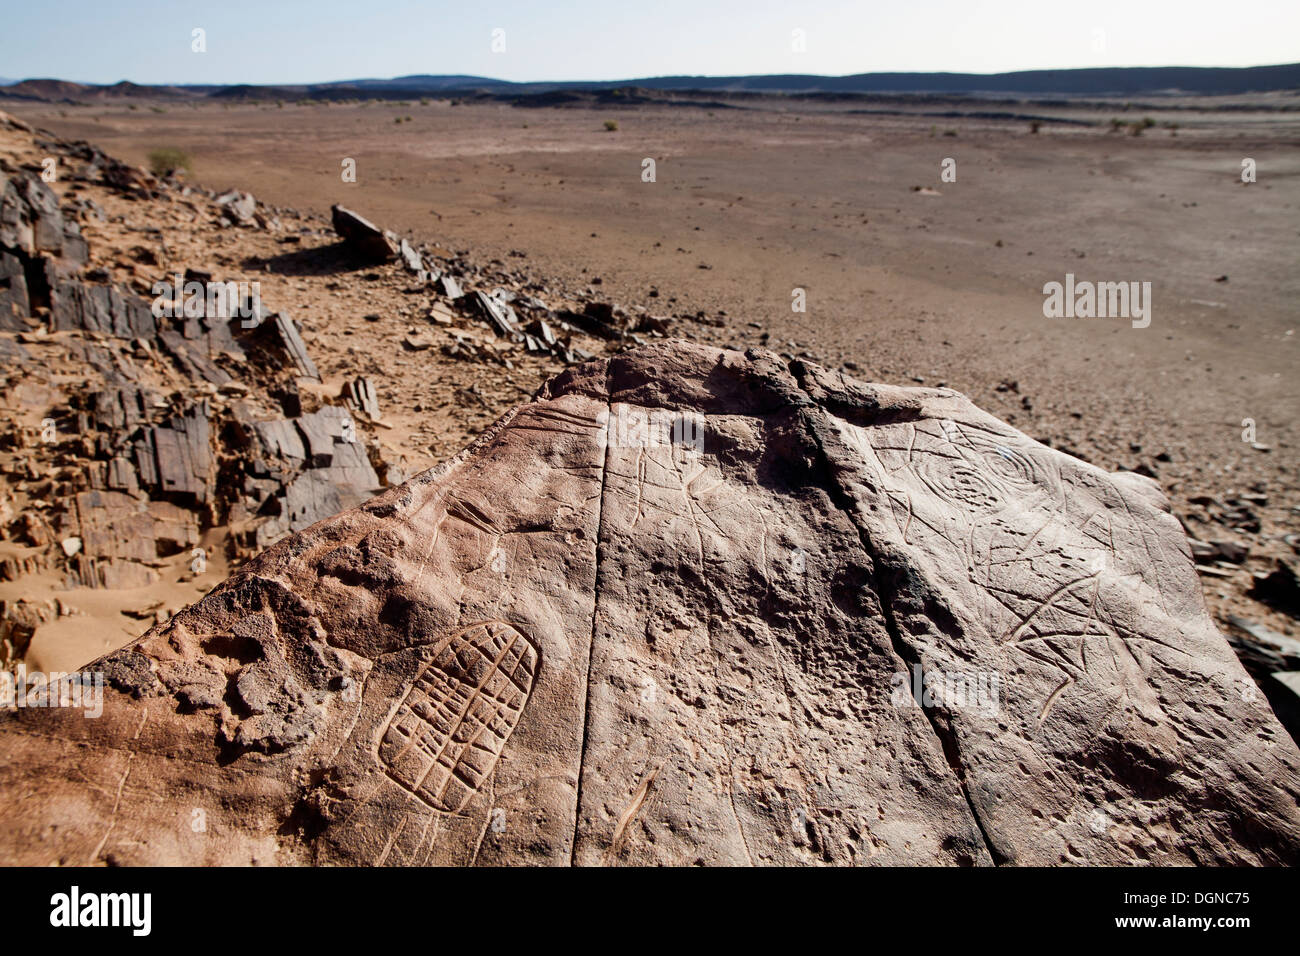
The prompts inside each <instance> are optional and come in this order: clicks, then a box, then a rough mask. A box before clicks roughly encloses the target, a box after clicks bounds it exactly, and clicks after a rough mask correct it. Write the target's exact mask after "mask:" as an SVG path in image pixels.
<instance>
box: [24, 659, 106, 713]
mask: <svg viewBox="0 0 1300 956" xmlns="http://www.w3.org/2000/svg"><path fill="white" fill-rule="evenodd" d="M0 707H7V708H10V709H17V708H20V707H21V708H27V707H79V708H82V709H84V710H85V714H84V715H83V716H85V717H99V716H101V715H102V714H103V713H104V672H103V671H77V672H74V673H71V674H64V673H62V672H60V671H51V672H50V673H49V674H43V673H41V672H40V671H32V672H31V673H28V671H27V665H26V664H19V665H18V667H17V669H16V670H15V671H7V670H6V671H0Z"/></svg>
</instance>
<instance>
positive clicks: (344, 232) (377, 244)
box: [330, 206, 398, 262]
mask: <svg viewBox="0 0 1300 956" xmlns="http://www.w3.org/2000/svg"><path fill="white" fill-rule="evenodd" d="M330 217H331V219H332V220H333V223H334V231H335V232H337V233H338V234H339V238H341V239H342V240H343V241H344V242H346V243H347V244H348V247H349V248H350V249H351V250H352V251H353V252H354V253H355V254H356V255H357V257H358V258H360V259H363V260H366V261H370V262H387V261H389V260H390V259H395V258H396V257H397V254H398V243H397V237H396V236H395V235H393V234H392V233H391V232H388V231H386V230H384V229H380V228H379V227H378V226H376V225H375V224H374V223H373V222H371V221H370V220H369V219H365V218H364V217H362V216H359V215H357V214H356V213H355V212H353V211H352V210H350V209H345V208H344V207H343V206H331V207H330Z"/></svg>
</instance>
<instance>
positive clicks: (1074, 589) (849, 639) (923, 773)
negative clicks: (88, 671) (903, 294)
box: [0, 342, 1300, 865]
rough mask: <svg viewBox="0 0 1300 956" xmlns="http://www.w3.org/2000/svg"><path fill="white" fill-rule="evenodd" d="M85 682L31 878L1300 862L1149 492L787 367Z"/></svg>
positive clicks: (326, 568) (726, 354) (665, 381)
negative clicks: (182, 869) (92, 692)
mask: <svg viewBox="0 0 1300 956" xmlns="http://www.w3.org/2000/svg"><path fill="white" fill-rule="evenodd" d="M683 417H687V418H689V419H690V420H691V421H692V422H695V423H697V425H698V427H694V426H693V427H692V429H691V432H692V441H691V443H690V445H689V447H686V446H685V445H684V444H683V443H677V442H674V441H673V440H672V438H671V432H672V429H671V428H669V430H668V434H669V436H670V437H669V438H668V440H662V439H663V436H661V435H658V434H652V433H653V432H654V430H655V429H656V428H658V427H659V424H662V423H664V422H668V423H671V422H674V421H676V420H678V419H679V418H683ZM619 422H632V423H642V422H644V423H648V424H647V425H646V426H645V427H641V426H639V425H638V427H636V428H630V427H629V428H623V427H621V426H619V425H616V423H619ZM655 423H658V424H655ZM652 426H653V427H652ZM683 431H684V430H683ZM92 668H93V669H97V670H100V671H102V672H103V673H104V677H105V681H106V686H105V692H104V701H103V716H102V717H101V718H99V719H95V720H90V719H86V718H85V717H83V716H82V715H81V714H80V713H76V712H73V711H70V710H68V709H64V708H58V709H20V710H18V711H16V712H12V713H7V714H4V715H0V747H2V748H3V749H2V750H0V752H2V753H3V754H4V755H5V756H4V759H3V760H2V761H0V795H3V798H4V802H5V807H6V812H5V814H4V815H3V818H0V857H2V858H3V859H5V860H7V861H10V862H13V863H28V864H50V863H65V864H66V863H76V864H84V863H113V864H145V863H185V864H197V863H207V864H211V863H277V864H291V865H292V864H299V865H301V864H385V865H424V864H430V863H439V864H454V865H478V864H493V865H495V864H504V863H528V864H546V865H569V864H578V865H617V864H673V865H695V864H740V865H770V864H835V865H860V864H878V863H886V864H899V863H926V864H954V865H991V864H1008V863H1016V864H1060V863H1069V864H1135V863H1157V864H1188V863H1196V864H1278V863H1295V862H1297V861H1300V810H1298V809H1297V807H1298V805H1300V804H1298V798H1300V752H1298V751H1297V749H1296V747H1295V744H1294V743H1293V742H1292V740H1291V739H1290V737H1289V736H1288V735H1287V733H1286V732H1285V730H1284V729H1283V728H1282V727H1281V725H1280V724H1279V723H1278V721H1277V719H1276V717H1275V716H1274V715H1273V713H1272V711H1271V710H1270V709H1269V705H1268V703H1267V700H1266V699H1265V698H1264V696H1263V695H1262V694H1247V693H1243V692H1242V688H1243V687H1244V686H1246V685H1247V684H1248V682H1249V678H1248V676H1247V675H1246V672H1245V671H1244V669H1243V668H1242V667H1241V665H1240V663H1239V662H1238V661H1237V658H1236V656H1235V655H1234V653H1233V651H1232V650H1231V648H1230V647H1229V645H1228V644H1227V642H1226V641H1225V639H1224V638H1223V636H1222V635H1221V634H1220V633H1219V632H1218V630H1217V629H1216V628H1215V626H1214V624H1213V622H1212V620H1211V618H1210V617H1209V615H1208V614H1207V612H1206V610H1205V606H1204V603H1203V600H1202V597H1201V593H1200V586H1199V582H1198V579H1197V575H1196V571H1195V568H1194V565H1193V562H1192V559H1191V553H1190V551H1189V548H1188V545H1187V541H1186V538H1185V537H1184V535H1183V532H1182V530H1181V528H1180V527H1179V525H1178V522H1177V520H1176V519H1175V518H1174V517H1173V516H1172V515H1171V514H1170V513H1169V509H1168V503H1167V502H1166V501H1165V499H1164V497H1163V496H1162V495H1161V493H1160V492H1159V490H1158V488H1157V487H1156V485H1155V484H1154V483H1153V482H1151V481H1149V480H1148V479H1145V478H1142V477H1140V476H1137V475H1132V474H1110V473H1107V472H1105V471H1102V470H1101V469H1098V468H1096V467H1094V466H1092V465H1090V464H1087V463H1085V462H1083V461H1080V460H1077V459H1075V458H1072V457H1070V456H1068V455H1066V454H1063V453H1061V452H1059V451H1055V450H1053V449H1050V448H1047V447H1044V446H1042V445H1039V444H1037V443H1036V442H1034V441H1033V440H1032V439H1030V438H1028V437H1027V436H1025V435H1023V434H1021V433H1020V432H1017V431H1016V430H1015V429H1013V428H1011V427H1010V426H1008V425H1006V424H1005V423H1003V422H1000V421H998V420H997V419H995V418H993V417H991V416H989V415H987V414H985V413H984V412H982V411H980V410H979V409H977V408H975V407H974V406H973V405H972V404H971V403H970V402H969V401H967V400H966V399H965V398H964V397H962V396H961V395H959V394H957V393H956V392H953V391H950V390H946V389H928V388H899V387H892V386H887V385H868V384H865V383H862V382H857V381H854V380H853V379H850V378H847V377H845V376H843V375H841V374H839V373H836V372H832V371H829V370H827V369H824V368H820V367H818V366H816V365H813V364H811V363H805V362H798V361H790V362H787V361H785V360H783V359H781V358H780V357H779V356H777V355H775V354H773V353H771V352H766V351H762V350H751V351H749V352H745V353H741V352H735V351H725V350H717V349H711V348H705V347H701V346H694V345H688V344H685V343H671V342H670V343H665V344H660V345H655V346H646V347H642V348H638V349H636V350H633V351H630V352H626V353H623V354H621V355H617V356H614V357H611V358H608V359H602V360H599V361H592V362H588V363H585V364H583V365H577V366H574V367H572V368H570V369H568V370H567V371H565V372H564V373H563V374H561V375H560V376H558V377H557V378H555V379H553V380H551V381H550V382H549V383H548V384H547V385H546V386H545V387H544V388H543V389H542V391H541V393H540V394H539V395H538V397H537V399H536V400H535V401H534V402H532V403H530V404H527V405H523V406H520V407H519V408H517V409H515V410H514V411H512V412H510V413H509V414H507V415H506V416H505V417H504V418H503V419H502V420H501V421H500V422H498V423H497V424H496V425H495V426H493V427H492V428H491V429H489V430H488V431H487V432H486V433H484V434H483V435H482V436H481V437H480V438H479V439H478V440H477V441H476V442H475V443H474V444H473V445H471V446H470V447H469V448H468V449H466V450H465V451H464V452H463V453H462V454H461V455H459V456H457V457H456V458H454V459H452V460H451V461H449V462H447V463H446V464H444V465H442V466H440V467H438V468H435V469H433V470H431V471H429V472H426V473H424V474H422V475H419V476H416V477H415V478H413V479H411V480H410V481H408V482H406V483H405V484H403V485H399V486H397V487H395V488H392V489H389V490H388V491H385V492H384V493H382V494H381V495H379V496H378V497H376V498H374V499H372V500H370V501H369V502H367V503H365V504H364V505H362V506H360V507H359V508H356V509H353V510H350V511H345V512H343V513H341V514H339V515H337V516H335V517H333V518H329V519H326V520H325V521H321V522H318V523H316V524H314V525H312V526H311V527H309V528H306V529H305V530H302V531H300V532H298V533H297V534H294V535H291V536H289V537H288V538H286V539H284V540H283V541H280V542H279V543H277V544H275V545H274V546H272V547H271V548H269V549H268V550H266V551H265V552H263V553H262V554H261V555H259V556H258V557H256V558H254V559H253V560H252V561H250V562H249V563H248V564H247V565H246V566H245V567H243V568H242V569H241V570H239V571H238V572H236V573H235V574H234V575H232V576H231V577H230V579H228V580H227V581H226V582H225V583H224V584H222V585H220V586H218V587H217V588H216V589H214V590H213V591H212V592H210V593H209V594H208V595H206V596H205V597H204V598H203V599H202V600H200V601H199V602H198V603H196V604H195V605H193V606H191V607H190V608H187V609H186V610H184V611H182V612H181V613H179V614H177V615H176V616H174V617H173V618H172V619H171V620H170V621H168V622H167V623H166V624H160V625H157V626H155V627H154V628H153V629H152V630H150V631H149V632H148V633H147V634H145V635H144V636H143V637H142V638H140V639H139V640H138V641H136V642H135V643H134V644H132V645H129V646H127V647H125V648H123V649H121V650H119V651H116V652H114V653H113V654H110V655H108V656H107V657H105V658H102V659H101V660H99V661H97V662H95V663H94V664H93V665H92ZM963 686H978V687H980V688H983V689H985V690H986V691H988V690H991V699H990V694H988V693H986V694H984V696H983V697H982V698H981V699H980V700H978V701H977V704H978V705H977V706H972V705H970V703H969V701H964V700H963V699H962V697H961V696H960V694H954V693H951V692H950V691H951V689H952V688H953V687H957V688H961V687H963ZM1251 686H1253V685H1251ZM195 809H201V810H203V811H204V818H205V819H206V820H207V821H208V822H207V829H206V830H205V831H204V832H202V833H196V832H192V831H191V829H190V827H189V825H188V821H189V820H190V819H191V817H192V814H193V813H194V810H195ZM1098 821H1101V822H1100V823H1099V822H1098Z"/></svg>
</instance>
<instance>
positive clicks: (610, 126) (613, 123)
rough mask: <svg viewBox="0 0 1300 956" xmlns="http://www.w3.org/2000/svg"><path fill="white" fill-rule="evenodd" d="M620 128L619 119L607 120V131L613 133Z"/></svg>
mask: <svg viewBox="0 0 1300 956" xmlns="http://www.w3.org/2000/svg"><path fill="white" fill-rule="evenodd" d="M617 129H618V120H605V132H607V133H613V132H614V131H616V130H617Z"/></svg>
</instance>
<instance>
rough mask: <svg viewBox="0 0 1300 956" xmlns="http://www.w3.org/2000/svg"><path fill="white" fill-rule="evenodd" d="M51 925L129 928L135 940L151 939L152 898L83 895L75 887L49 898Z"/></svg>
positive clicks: (145, 894)
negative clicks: (144, 937) (138, 938)
mask: <svg viewBox="0 0 1300 956" xmlns="http://www.w3.org/2000/svg"><path fill="white" fill-rule="evenodd" d="M50 925H51V926H60V927H70V928H71V927H77V926H129V927H130V928H131V934H132V935H133V936H148V935H149V931H150V929H152V926H153V894H151V893H85V894H83V893H82V892H81V889H80V888H79V887H76V886H74V887H73V888H72V889H71V891H69V892H67V893H55V894H54V895H53V896H51V897H50Z"/></svg>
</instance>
